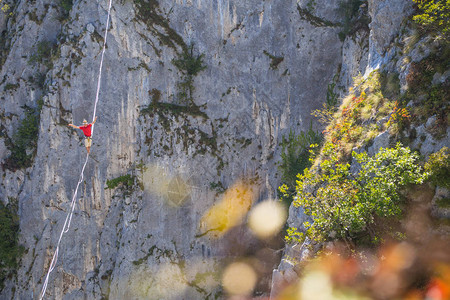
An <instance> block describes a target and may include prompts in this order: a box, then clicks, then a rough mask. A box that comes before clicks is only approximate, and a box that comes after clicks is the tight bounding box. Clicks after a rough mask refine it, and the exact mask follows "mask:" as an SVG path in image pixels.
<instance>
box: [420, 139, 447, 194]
mask: <svg viewBox="0 0 450 300" xmlns="http://www.w3.org/2000/svg"><path fill="white" fill-rule="evenodd" d="M425 171H427V172H429V173H430V181H431V182H432V183H434V184H435V185H437V186H441V187H444V188H446V189H450V155H449V153H448V148H447V147H443V148H442V149H441V150H439V151H438V152H436V153H433V154H431V155H430V157H429V159H428V161H427V163H426V164H425Z"/></svg>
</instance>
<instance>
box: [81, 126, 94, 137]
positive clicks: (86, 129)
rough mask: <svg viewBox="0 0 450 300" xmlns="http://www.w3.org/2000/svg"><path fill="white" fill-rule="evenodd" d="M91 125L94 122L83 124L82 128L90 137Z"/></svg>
mask: <svg viewBox="0 0 450 300" xmlns="http://www.w3.org/2000/svg"><path fill="white" fill-rule="evenodd" d="M91 127H92V124H86V125H81V126H80V129H81V130H83V133H84V135H85V136H87V137H90V136H91Z"/></svg>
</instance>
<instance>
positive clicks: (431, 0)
mask: <svg viewBox="0 0 450 300" xmlns="http://www.w3.org/2000/svg"><path fill="white" fill-rule="evenodd" d="M413 1H414V3H416V4H417V8H418V11H419V13H418V14H417V15H415V16H414V17H413V20H414V21H415V22H417V23H418V24H419V25H420V26H421V27H422V29H424V30H425V31H427V32H439V33H443V34H445V35H449V34H450V1H448V0H413Z"/></svg>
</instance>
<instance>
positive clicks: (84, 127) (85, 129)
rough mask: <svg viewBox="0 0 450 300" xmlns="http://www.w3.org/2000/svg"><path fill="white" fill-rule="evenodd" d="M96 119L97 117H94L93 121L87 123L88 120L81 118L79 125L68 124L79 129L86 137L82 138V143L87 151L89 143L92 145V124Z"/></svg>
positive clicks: (89, 149)
mask: <svg viewBox="0 0 450 300" xmlns="http://www.w3.org/2000/svg"><path fill="white" fill-rule="evenodd" d="M96 121H97V117H95V119H94V122H92V123H90V124H88V122H87V121H86V120H83V125H81V126H76V125H73V124H69V125H68V126H70V127H73V128H77V129H81V130H82V131H83V133H84V136H85V137H86V139H85V140H84V145H85V146H86V150H87V152H88V153H89V152H90V151H91V145H92V139H91V135H92V125H94V124H95V122H96Z"/></svg>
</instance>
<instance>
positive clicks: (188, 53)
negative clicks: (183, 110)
mask: <svg viewBox="0 0 450 300" xmlns="http://www.w3.org/2000/svg"><path fill="white" fill-rule="evenodd" d="M204 56H205V55H204V54H199V55H194V45H193V44H192V45H191V46H190V47H189V48H188V49H187V50H185V51H183V52H182V53H181V54H180V56H179V57H178V58H177V59H173V60H172V63H173V65H174V66H175V67H177V68H178V70H180V71H181V72H182V73H183V80H182V81H181V82H179V83H178V89H179V94H178V97H179V99H180V101H181V102H183V103H186V104H193V102H194V99H193V98H192V97H193V93H194V91H195V87H194V76H196V75H197V74H198V73H199V72H201V71H203V70H204V69H206V66H205V65H204V63H203V57H204Z"/></svg>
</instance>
